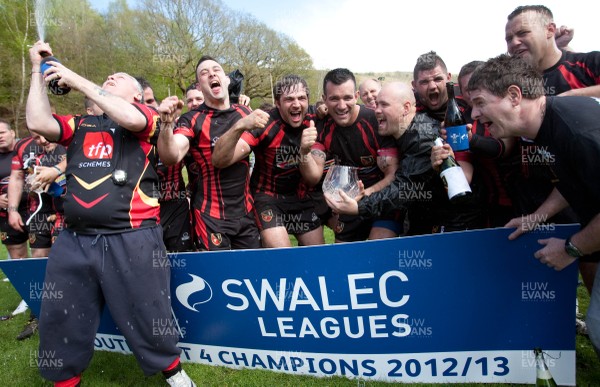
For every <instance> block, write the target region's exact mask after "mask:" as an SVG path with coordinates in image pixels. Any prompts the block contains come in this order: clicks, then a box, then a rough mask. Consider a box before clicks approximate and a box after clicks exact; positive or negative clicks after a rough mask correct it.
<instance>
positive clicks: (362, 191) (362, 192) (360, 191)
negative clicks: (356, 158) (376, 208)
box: [344, 180, 373, 203]
mask: <svg viewBox="0 0 600 387" xmlns="http://www.w3.org/2000/svg"><path fill="white" fill-rule="evenodd" d="M367 191H368V188H367V189H365V185H364V184H363V182H362V180H359V181H358V194H357V195H356V197H355V198H354V200H355V201H356V202H357V203H358V202H359V201H360V199H362V198H363V197H364V196H369V195H370V194H372V193H373V192H367ZM344 195H345V193H344Z"/></svg>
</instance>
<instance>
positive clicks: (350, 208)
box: [323, 189, 358, 215]
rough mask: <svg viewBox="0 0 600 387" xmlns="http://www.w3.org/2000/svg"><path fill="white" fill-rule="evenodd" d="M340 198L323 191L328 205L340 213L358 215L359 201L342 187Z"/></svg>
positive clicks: (339, 192)
mask: <svg viewBox="0 0 600 387" xmlns="http://www.w3.org/2000/svg"><path fill="white" fill-rule="evenodd" d="M338 195H339V196H340V200H339V201H338V200H335V199H334V198H333V197H332V196H331V195H330V194H329V193H327V192H325V193H323V196H324V197H325V201H326V202H327V205H328V206H329V207H331V209H332V210H333V211H334V212H337V213H338V214H348V215H358V203H357V202H356V200H354V199H352V198H351V197H350V196H348V195H346V193H345V192H344V191H342V190H341V189H340V190H338Z"/></svg>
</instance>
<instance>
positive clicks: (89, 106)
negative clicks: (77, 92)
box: [83, 97, 96, 109]
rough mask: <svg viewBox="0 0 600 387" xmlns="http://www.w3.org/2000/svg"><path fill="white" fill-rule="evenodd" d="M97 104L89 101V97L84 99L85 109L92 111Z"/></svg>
mask: <svg viewBox="0 0 600 387" xmlns="http://www.w3.org/2000/svg"><path fill="white" fill-rule="evenodd" d="M95 104H96V103H95V102H94V101H92V100H91V99H89V98H88V97H83V107H85V108H86V109H91V108H92V107H93V106H94V105H95Z"/></svg>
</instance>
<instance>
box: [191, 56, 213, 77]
mask: <svg viewBox="0 0 600 387" xmlns="http://www.w3.org/2000/svg"><path fill="white" fill-rule="evenodd" d="M207 60H212V61H215V62H217V63H219V62H218V61H217V60H216V59H215V58H213V57H212V56H210V55H202V56H201V57H200V59H198V63H196V68H195V70H194V72H195V73H196V82H198V67H200V64H202V62H206V61H207Z"/></svg>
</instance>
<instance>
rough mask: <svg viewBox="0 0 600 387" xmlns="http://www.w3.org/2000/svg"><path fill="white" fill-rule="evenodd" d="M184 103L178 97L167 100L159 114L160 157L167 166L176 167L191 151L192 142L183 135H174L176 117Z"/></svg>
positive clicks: (162, 104) (160, 108)
mask: <svg viewBox="0 0 600 387" xmlns="http://www.w3.org/2000/svg"><path fill="white" fill-rule="evenodd" d="M181 106H183V101H180V100H179V98H177V97H176V96H172V97H168V98H165V99H164V100H163V101H162V102H161V104H160V106H159V107H158V112H159V113H160V132H159V134H158V141H157V147H158V157H160V159H161V161H162V162H163V163H164V164H165V165H174V164H177V163H178V162H179V161H181V160H183V157H184V156H185V155H186V153H187V151H188V150H189V149H190V142H189V140H188V139H187V137H185V136H184V135H182V134H174V133H173V129H175V115H176V114H177V112H178V110H179V109H180V107H181Z"/></svg>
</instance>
